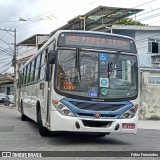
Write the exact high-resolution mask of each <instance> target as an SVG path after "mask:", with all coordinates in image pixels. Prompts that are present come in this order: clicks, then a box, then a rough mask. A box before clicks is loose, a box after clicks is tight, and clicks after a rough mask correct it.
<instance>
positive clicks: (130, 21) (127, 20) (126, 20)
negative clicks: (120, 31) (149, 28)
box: [115, 18, 146, 26]
mask: <svg viewBox="0 0 160 160" xmlns="http://www.w3.org/2000/svg"><path fill="white" fill-rule="evenodd" d="M115 24H124V25H137V26H146V24H143V23H141V22H140V21H135V20H133V19H132V18H121V19H120V20H117V21H116V22H115Z"/></svg>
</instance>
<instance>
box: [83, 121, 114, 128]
mask: <svg viewBox="0 0 160 160" xmlns="http://www.w3.org/2000/svg"><path fill="white" fill-rule="evenodd" d="M82 123H83V125H84V126H85V127H101V128H107V127H110V126H111V124H112V122H111V121H110V122H106V121H90V120H82Z"/></svg>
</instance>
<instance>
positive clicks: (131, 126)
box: [122, 123, 135, 129]
mask: <svg viewBox="0 0 160 160" xmlns="http://www.w3.org/2000/svg"><path fill="white" fill-rule="evenodd" d="M122 128H123V129H135V124H134V123H122Z"/></svg>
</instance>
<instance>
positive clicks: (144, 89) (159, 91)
mask: <svg viewBox="0 0 160 160" xmlns="http://www.w3.org/2000/svg"><path fill="white" fill-rule="evenodd" d="M140 119H160V72H149V71H147V72H141V111H140Z"/></svg>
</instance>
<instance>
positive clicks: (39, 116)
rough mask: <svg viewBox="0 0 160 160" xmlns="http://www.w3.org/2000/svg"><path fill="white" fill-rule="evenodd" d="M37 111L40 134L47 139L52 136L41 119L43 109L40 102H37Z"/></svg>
mask: <svg viewBox="0 0 160 160" xmlns="http://www.w3.org/2000/svg"><path fill="white" fill-rule="evenodd" d="M36 110H37V124H38V128H39V134H40V135H41V136H42V137H47V136H48V135H49V134H50V131H49V130H48V129H47V128H46V127H44V126H43V122H42V117H41V107H40V103H39V101H38V102H37V106H36Z"/></svg>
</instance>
